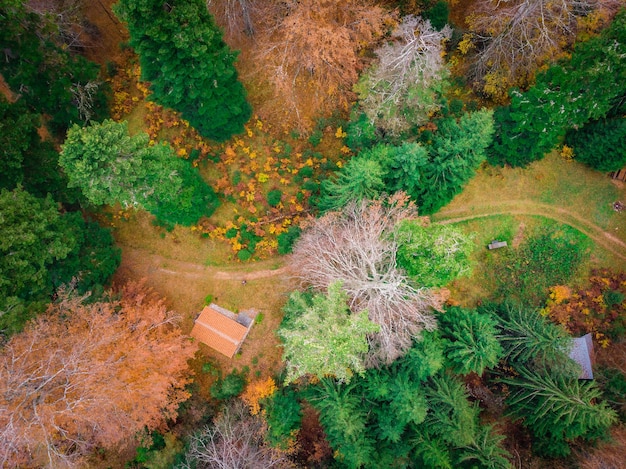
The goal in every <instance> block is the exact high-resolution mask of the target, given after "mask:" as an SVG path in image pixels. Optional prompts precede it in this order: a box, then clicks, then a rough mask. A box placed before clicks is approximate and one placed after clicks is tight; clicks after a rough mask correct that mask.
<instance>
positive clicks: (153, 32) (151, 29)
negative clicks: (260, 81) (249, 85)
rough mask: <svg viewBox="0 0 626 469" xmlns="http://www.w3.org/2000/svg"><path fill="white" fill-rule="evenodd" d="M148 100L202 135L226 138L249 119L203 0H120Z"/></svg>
mask: <svg viewBox="0 0 626 469" xmlns="http://www.w3.org/2000/svg"><path fill="white" fill-rule="evenodd" d="M115 12H116V14H117V15H118V16H119V17H120V18H122V19H123V20H124V21H126V22H127V23H128V30H129V32H130V44H131V46H132V47H133V48H134V49H135V50H136V51H137V53H138V54H139V60H140V63H141V71H142V78H143V79H144V80H146V81H149V82H150V83H151V85H150V89H151V91H152V99H153V100H154V101H155V102H157V103H159V104H161V105H163V106H166V107H169V108H172V109H174V110H176V111H179V112H180V113H181V114H182V116H183V118H185V119H186V120H188V121H189V123H190V124H191V125H192V126H193V127H194V128H195V129H196V130H197V131H198V132H199V133H200V134H201V135H203V136H204V137H207V138H211V139H213V140H217V141H224V140H227V139H228V138H230V137H231V136H232V135H234V134H237V133H240V132H242V131H243V125H244V124H245V122H246V121H247V120H248V119H249V118H250V114H251V107H250V105H249V104H248V102H247V101H246V94H245V90H244V88H243V86H242V84H241V83H240V82H239V81H238V80H237V71H236V69H235V66H234V62H235V59H236V56H237V54H236V53H235V52H233V51H231V50H230V49H229V48H228V46H227V45H226V44H225V43H224V41H223V40H222V33H221V31H220V30H219V29H218V27H217V26H216V25H215V22H214V20H213V17H212V16H211V15H210V14H209V12H208V11H207V8H206V5H205V3H204V2H203V1H202V0H185V1H182V0H169V1H167V2H166V1H164V0H120V1H119V2H118V3H117V5H116V6H115Z"/></svg>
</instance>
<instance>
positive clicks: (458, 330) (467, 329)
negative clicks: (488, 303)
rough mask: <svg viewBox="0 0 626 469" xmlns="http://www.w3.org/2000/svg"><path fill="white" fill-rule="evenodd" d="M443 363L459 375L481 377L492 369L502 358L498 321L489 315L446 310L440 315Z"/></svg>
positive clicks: (458, 309) (469, 311)
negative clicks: (472, 374) (447, 364)
mask: <svg viewBox="0 0 626 469" xmlns="http://www.w3.org/2000/svg"><path fill="white" fill-rule="evenodd" d="M439 325H440V326H439V327H440V328H441V335H442V337H443V339H444V340H443V343H444V350H445V356H446V360H447V361H448V363H449V364H450V366H451V368H452V370H453V371H454V372H455V373H457V374H460V375H467V374H469V373H476V374H478V375H482V374H483V372H484V371H485V370H486V369H487V368H495V366H496V365H497V364H498V361H499V360H500V357H501V356H502V355H503V350H502V346H501V345H500V341H499V339H498V329H497V327H496V326H497V321H496V319H495V318H494V317H492V316H491V315H489V314H484V313H479V312H477V311H471V310H465V309H461V308H449V309H447V310H446V312H445V313H444V314H441V315H439Z"/></svg>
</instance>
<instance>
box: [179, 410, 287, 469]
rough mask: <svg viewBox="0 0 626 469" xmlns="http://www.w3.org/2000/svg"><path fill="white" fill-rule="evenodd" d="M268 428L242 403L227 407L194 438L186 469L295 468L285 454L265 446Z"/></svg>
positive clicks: (185, 463) (184, 463)
mask: <svg viewBox="0 0 626 469" xmlns="http://www.w3.org/2000/svg"><path fill="white" fill-rule="evenodd" d="M266 430H267V429H266V427H265V425H264V423H263V420H262V419H261V417H260V416H252V415H250V413H249V412H248V409H247V406H246V405H245V404H244V403H243V402H241V401H240V400H235V401H233V402H231V403H230V404H228V405H226V406H225V407H224V408H223V409H222V411H221V413H220V414H219V415H218V416H217V418H216V419H215V420H214V421H213V423H212V425H209V426H207V427H205V428H204V429H203V430H201V431H200V432H198V433H197V434H196V435H194V436H193V437H192V438H191V442H190V444H189V449H188V450H187V453H186V456H185V457H186V459H185V461H184V462H183V464H182V465H181V466H179V467H181V468H183V469H192V468H193V469H232V468H239V467H240V468H247V467H250V468H252V467H263V468H267V469H269V468H279V469H287V468H293V467H294V466H293V464H291V462H290V461H289V460H288V458H287V457H286V456H285V454H284V453H281V452H280V451H277V450H275V449H273V448H271V447H269V446H267V444H266V443H265V442H264V440H263V439H264V434H265V432H266Z"/></svg>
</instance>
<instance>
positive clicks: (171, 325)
mask: <svg viewBox="0 0 626 469" xmlns="http://www.w3.org/2000/svg"><path fill="white" fill-rule="evenodd" d="M118 297H119V299H116V297H114V296H113V292H111V293H110V296H109V298H110V299H108V300H103V301H97V302H93V303H89V302H87V301H86V300H87V298H86V297H85V296H82V297H81V296H76V295H74V294H73V293H72V292H71V291H67V290H62V291H61V292H59V294H58V301H57V302H56V303H54V304H52V305H50V306H49V308H48V311H47V314H45V315H44V316H43V317H41V318H39V319H38V320H37V321H34V322H32V323H30V324H29V326H27V328H26V329H25V331H24V332H23V333H21V334H19V335H16V336H14V337H12V338H11V340H10V341H9V342H8V343H7V344H6V346H5V347H4V349H3V350H2V352H1V355H0V466H1V467H55V468H58V467H72V466H75V465H78V464H80V463H81V462H84V458H85V456H86V455H88V454H89V453H90V452H92V451H93V450H94V449H96V448H105V449H111V448H117V447H120V446H122V445H124V444H125V443H127V442H128V441H129V440H132V439H133V437H135V436H136V435H137V434H138V433H139V432H141V431H142V430H144V429H145V428H147V429H148V430H152V429H157V428H161V427H163V426H164V425H165V422H166V420H167V419H172V418H175V417H176V414H177V408H178V405H179V404H180V403H181V402H182V401H184V400H186V399H187V398H188V397H189V395H188V393H187V391H185V386H186V385H187V384H188V383H189V382H190V371H189V369H188V366H187V360H188V359H189V358H191V357H192V356H193V354H194V353H195V350H196V346H195V345H193V344H192V343H191V342H189V341H188V340H187V339H186V338H185V336H184V335H183V334H182V333H181V331H180V329H179V328H178V327H176V317H175V316H174V315H173V314H172V313H171V312H170V311H168V310H167V308H166V307H165V304H164V302H163V300H161V299H159V298H157V297H155V295H154V294H153V293H152V292H151V291H150V290H148V289H147V288H146V287H145V286H143V285H141V284H136V283H131V284H128V285H126V286H125V287H123V288H122V289H121V291H120V292H119V293H118Z"/></svg>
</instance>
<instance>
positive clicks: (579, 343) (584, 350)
mask: <svg viewBox="0 0 626 469" xmlns="http://www.w3.org/2000/svg"><path fill="white" fill-rule="evenodd" d="M569 357H570V358H571V359H572V360H574V361H575V362H576V363H578V364H579V365H580V367H581V368H582V371H581V373H580V376H579V377H578V379H593V369H592V365H593V362H594V354H593V339H592V337H591V334H586V335H584V336H582V337H577V338H574V339H572V349H571V350H570V353H569Z"/></svg>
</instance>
